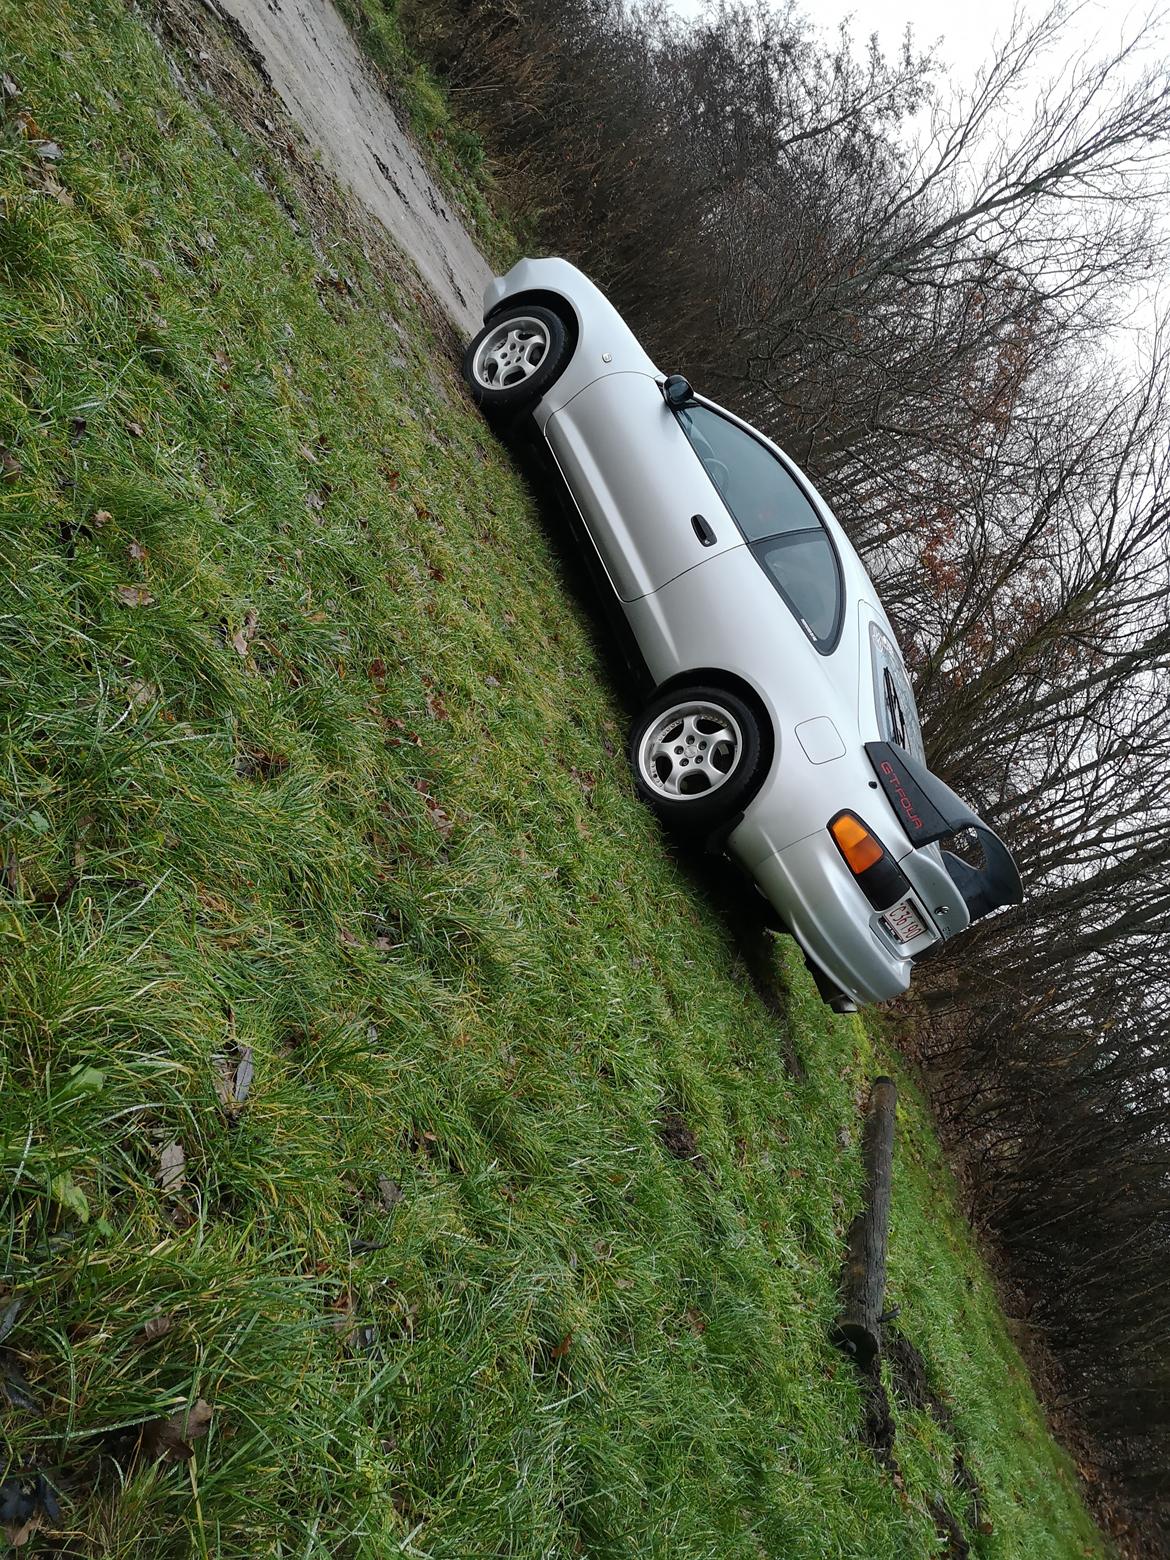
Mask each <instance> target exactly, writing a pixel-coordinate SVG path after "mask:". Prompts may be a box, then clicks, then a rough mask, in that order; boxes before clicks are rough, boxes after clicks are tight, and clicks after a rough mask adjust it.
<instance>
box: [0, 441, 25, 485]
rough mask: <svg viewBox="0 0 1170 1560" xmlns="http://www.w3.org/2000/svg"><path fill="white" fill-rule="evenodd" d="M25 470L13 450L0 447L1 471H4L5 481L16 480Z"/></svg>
mask: <svg viewBox="0 0 1170 1560" xmlns="http://www.w3.org/2000/svg"><path fill="white" fill-rule="evenodd" d="M23 470H24V467H23V466H22V465H21V464H20V462H19V461H18V460H17V458H16V456H15V455H14V454H13V453H12V451H11V450H8V449H4V448H3V447H0V472H3V474H4V480H5V482H15V481H16V479H17V477H19V476H20V474H21V472H22V471H23Z"/></svg>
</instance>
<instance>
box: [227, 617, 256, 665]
mask: <svg viewBox="0 0 1170 1560" xmlns="http://www.w3.org/2000/svg"><path fill="white" fill-rule="evenodd" d="M259 621H260V618H259V614H258V613H257V611H256V608H255V607H249V608H248V610H247V611H246V612H245V613H244V621H243V624H242V626H241V627H240V628H237V629H236V631H235V633H234V634H233V635H232V637H231V646H232V649H233V650H234V651H235V652H236V654H237V655H238V656H239V657H240V658H241V660H242V659H244V658H245V657H246V656H247V654H248V646H249V645H250V644H251V643H252V641H253V639H255V637H256V627H257V624H258V623H259Z"/></svg>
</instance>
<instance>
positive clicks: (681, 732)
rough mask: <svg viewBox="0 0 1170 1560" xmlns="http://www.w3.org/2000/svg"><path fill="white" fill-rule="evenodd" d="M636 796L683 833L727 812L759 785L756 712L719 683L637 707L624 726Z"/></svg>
mask: <svg viewBox="0 0 1170 1560" xmlns="http://www.w3.org/2000/svg"><path fill="white" fill-rule="evenodd" d="M629 756H630V766H631V768H632V769H633V771H634V785H635V787H636V789H637V791H638V795H639V796H640V797H641V798H642V800H643V801H645V802H647V803H648V804H649V805H650V807H651V808H652V809H653V810H654V812H656V813H657V814H658V816H659V818H661V819H662V821H663V823H665V824H667V825H668V826H669V827H670V828H672V829H675V830H677V831H678V832H679V833H681V834H686V835H693V834H698V833H704V832H707V831H709V830H711V829H712V828H714V827H716V826H717V825H718V824H720V823H724V822H726V821H727V820H729V819H731V818H733V817H734V816H735V814H736V813H738V812H739V811H741V810H742V808H743V807H744V806H745V805H746V803H747V802H748V801H749V799H750V798H751V796H752V795H753V793H754V792H755V790H756V787H757V785H758V784H759V780H760V778H761V776H760V770H761V767H762V757H763V739H762V733H761V731H760V722H759V718H758V716H757V715H756V714H755V713H754V711H753V710H751V709H750V708H749V707H748V705H747V704H745V703H744V701H743V700H742V699H740V698H738V697H737V696H736V695H735V694H734V693H728V692H726V691H725V690H724V689H722V688H712V687H699V686H696V687H691V688H676V689H674V690H673V692H670V693H665V694H661V695H660V696H659V697H658V698H656V699H654V700H653V701H652V702H651V703H650V704H648V705H647V706H646V708H645V709H644V710H643V711H642V713H641V715H640V716H639V717H638V719H637V720H636V721H635V722H634V725H633V728H632V730H631V732H630V752H629Z"/></svg>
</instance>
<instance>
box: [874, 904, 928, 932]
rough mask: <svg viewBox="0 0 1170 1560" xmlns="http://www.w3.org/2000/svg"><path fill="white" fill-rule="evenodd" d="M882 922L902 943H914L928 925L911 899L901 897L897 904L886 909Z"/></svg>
mask: <svg viewBox="0 0 1170 1560" xmlns="http://www.w3.org/2000/svg"><path fill="white" fill-rule="evenodd" d="M882 922H883V924H884V925H885V928H886V930H887V931H888V932H889V933H890V934H891V935H892V936H893V937H895V938H896V939H897V940H898V942H900V943H912V942H913V941H914V940H915V938H917V937H921V936H922V935H923V933H924V932H925V931H926V925H925V923H924V922H923V919H922V917H921V916H920V915H919V914H918V911H917V910H916V909H915V908H914V902H913V900H910V899H900V900H899V901H898V903H897V904H896V905H891V906H890V908H889V909H888V910H884V911H883V912H882Z"/></svg>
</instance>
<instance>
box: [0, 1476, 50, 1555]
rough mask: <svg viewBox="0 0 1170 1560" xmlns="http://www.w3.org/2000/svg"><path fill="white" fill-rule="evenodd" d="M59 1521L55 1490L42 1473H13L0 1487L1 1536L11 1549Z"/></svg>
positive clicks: (22, 1545)
mask: <svg viewBox="0 0 1170 1560" xmlns="http://www.w3.org/2000/svg"><path fill="white" fill-rule="evenodd" d="M60 1520H61V1510H60V1507H59V1506H58V1505H57V1495H56V1491H55V1490H54V1489H53V1487H52V1485H51V1484H50V1483H49V1482H48V1480H47V1479H46V1478H45V1476H44V1474H43V1473H29V1474H19V1473H18V1474H14V1475H13V1476H12V1477H11V1478H7V1479H5V1480H4V1482H3V1483H2V1484H0V1533H3V1535H4V1537H5V1538H6V1539H7V1540H8V1542H9V1544H11V1546H12V1547H13V1549H23V1548H24V1546H25V1545H26V1544H27V1543H28V1541H29V1539H30V1538H32V1536H33V1534H34V1533H36V1532H39V1530H40V1529H41V1528H43V1527H50V1526H53V1525H55V1524H56V1523H57V1522H59V1521H60Z"/></svg>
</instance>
